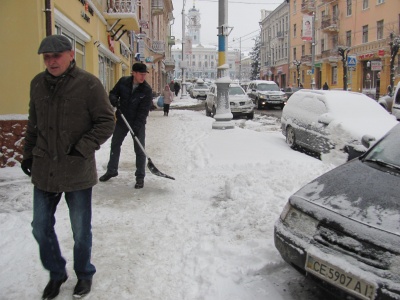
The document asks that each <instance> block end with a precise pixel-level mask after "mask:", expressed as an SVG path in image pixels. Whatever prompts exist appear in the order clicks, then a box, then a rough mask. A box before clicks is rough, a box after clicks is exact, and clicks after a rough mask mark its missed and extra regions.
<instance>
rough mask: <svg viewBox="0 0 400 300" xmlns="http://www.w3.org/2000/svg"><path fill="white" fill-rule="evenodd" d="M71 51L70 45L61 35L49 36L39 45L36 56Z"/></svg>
mask: <svg viewBox="0 0 400 300" xmlns="http://www.w3.org/2000/svg"><path fill="white" fill-rule="evenodd" d="M71 49H72V44H71V42H70V40H69V39H68V38H66V37H65V36H63V35H49V36H47V37H45V38H44V39H43V40H42V42H41V43H40V46H39V50H38V54H42V53H54V52H64V51H67V50H71Z"/></svg>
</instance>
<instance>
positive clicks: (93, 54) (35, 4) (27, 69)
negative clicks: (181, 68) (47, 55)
mask: <svg viewBox="0 0 400 300" xmlns="http://www.w3.org/2000/svg"><path fill="white" fill-rule="evenodd" d="M172 11H173V5H172V0H142V1H138V0H112V1H110V0H68V1H66V0H29V1H14V0H2V1H1V2H0V26H1V28H2V30H1V32H0V38H1V40H2V41H3V43H2V44H3V48H2V50H1V64H0V67H1V70H2V72H3V74H4V76H3V80H2V81H1V82H0V90H1V91H2V93H1V105H0V116H1V120H0V142H1V148H2V150H1V153H0V166H1V167H4V166H6V165H14V164H15V162H16V161H19V160H20V150H21V147H22V144H23V143H22V141H23V134H24V126H25V125H26V120H27V113H28V104H29V85H30V81H31V79H32V78H33V77H34V76H35V75H36V74H37V73H39V72H41V71H43V70H44V69H45V66H44V63H43V59H42V56H41V55H38V54H37V50H38V47H39V44H40V42H41V40H42V39H43V38H44V37H46V36H47V35H51V34H62V35H65V36H66V37H68V38H69V39H70V40H71V42H72V44H73V47H74V50H75V60H76V63H77V65H78V66H79V67H81V68H82V69H84V70H86V71H88V72H90V73H92V74H94V75H96V76H97V77H98V78H99V79H100V80H101V82H102V83H103V85H104V88H105V89H106V91H107V92H108V91H109V90H110V89H111V88H112V87H113V86H114V85H115V83H116V82H117V80H118V79H119V78H120V77H121V76H126V75H129V74H130V68H131V65H132V63H133V62H135V57H136V58H138V59H140V60H141V61H143V62H144V63H146V65H147V67H148V69H149V71H150V74H149V75H148V77H147V81H148V82H149V84H150V85H151V86H152V87H153V90H154V91H155V92H161V91H162V88H163V86H164V84H165V83H166V82H168V81H169V79H170V77H171V76H172V75H171V74H172V71H173V68H174V62H173V61H171V45H173V40H174V39H173V38H171V37H170V32H171V31H170V26H171V22H172V21H173V15H172ZM171 41H172V42H171Z"/></svg>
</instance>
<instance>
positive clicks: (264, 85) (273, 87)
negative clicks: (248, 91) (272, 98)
mask: <svg viewBox="0 0 400 300" xmlns="http://www.w3.org/2000/svg"><path fill="white" fill-rule="evenodd" d="M257 88H258V90H259V91H280V89H279V86H278V85H276V84H268V83H262V84H259V85H258V86H257Z"/></svg>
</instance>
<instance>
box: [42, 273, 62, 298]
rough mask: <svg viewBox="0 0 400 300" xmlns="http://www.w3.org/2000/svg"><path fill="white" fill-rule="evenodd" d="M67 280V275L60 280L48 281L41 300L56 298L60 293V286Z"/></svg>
mask: <svg viewBox="0 0 400 300" xmlns="http://www.w3.org/2000/svg"><path fill="white" fill-rule="evenodd" d="M67 279H68V276H67V275H65V277H64V278H63V279H61V280H53V279H50V281H49V283H47V285H46V287H45V288H44V291H43V296H42V299H44V300H45V299H46V300H47V299H54V298H55V297H57V295H58V294H59V293H60V286H61V285H62V284H63V283H64V282H66V281H67Z"/></svg>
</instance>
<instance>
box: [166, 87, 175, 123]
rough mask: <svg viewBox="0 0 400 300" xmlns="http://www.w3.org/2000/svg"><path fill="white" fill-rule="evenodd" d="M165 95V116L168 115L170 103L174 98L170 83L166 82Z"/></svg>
mask: <svg viewBox="0 0 400 300" xmlns="http://www.w3.org/2000/svg"><path fill="white" fill-rule="evenodd" d="M163 96H164V116H167V117H168V113H169V105H170V104H171V102H172V101H173V99H174V94H173V93H172V91H171V89H170V88H169V86H168V84H166V85H165V87H164V91H163Z"/></svg>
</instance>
